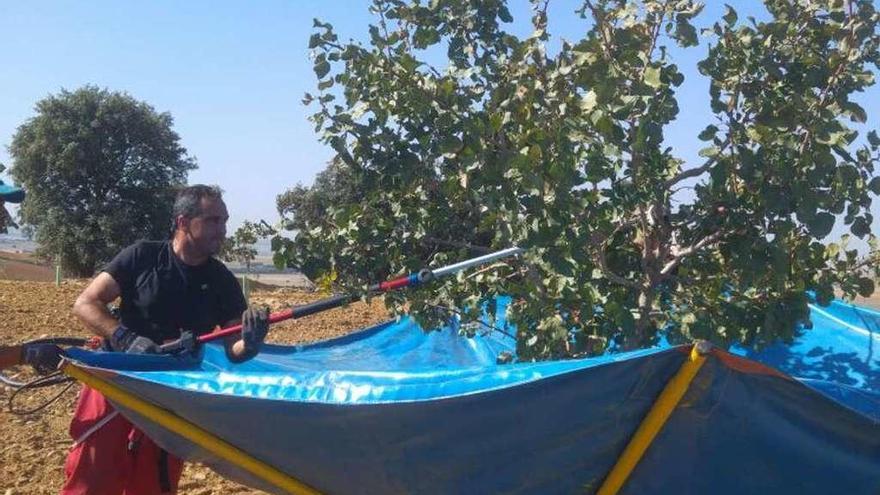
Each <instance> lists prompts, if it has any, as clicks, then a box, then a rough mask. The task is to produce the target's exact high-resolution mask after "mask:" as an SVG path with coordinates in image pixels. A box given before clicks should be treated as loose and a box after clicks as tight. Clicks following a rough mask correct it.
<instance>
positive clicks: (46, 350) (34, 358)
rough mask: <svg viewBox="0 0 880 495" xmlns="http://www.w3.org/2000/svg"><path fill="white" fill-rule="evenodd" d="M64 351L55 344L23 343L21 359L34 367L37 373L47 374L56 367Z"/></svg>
mask: <svg viewBox="0 0 880 495" xmlns="http://www.w3.org/2000/svg"><path fill="white" fill-rule="evenodd" d="M62 354H64V352H63V351H62V350H61V348H60V347H58V346H57V345H55V344H23V345H22V346H21V361H22V362H23V363H24V364H29V365H31V366H33V367H34V370H36V372H37V373H39V374H41V375H48V374H49V373H52V372H53V371H55V370H56V369H58V363H60V362H61V356H62Z"/></svg>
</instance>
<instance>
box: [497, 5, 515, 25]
mask: <svg viewBox="0 0 880 495" xmlns="http://www.w3.org/2000/svg"><path fill="white" fill-rule="evenodd" d="M498 18H499V19H501V20H502V21H503V22H513V16H512V15H510V11H509V10H507V7H506V6H504V5H502V6H501V7H500V8H499V9H498Z"/></svg>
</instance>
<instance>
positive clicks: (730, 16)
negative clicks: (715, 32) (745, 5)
mask: <svg viewBox="0 0 880 495" xmlns="http://www.w3.org/2000/svg"><path fill="white" fill-rule="evenodd" d="M724 10H725V12H724V15H723V16H721V18H722V19H724V22H725V23H726V24H727V25H728V26H731V27H732V26H733V25H734V24H736V21H737V19H739V16H737V15H736V10H734V9H733V7H731V6H730V5H727V4H724Z"/></svg>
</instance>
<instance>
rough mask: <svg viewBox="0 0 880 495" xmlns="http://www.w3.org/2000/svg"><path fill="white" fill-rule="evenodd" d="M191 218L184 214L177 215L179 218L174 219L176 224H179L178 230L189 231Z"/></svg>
mask: <svg viewBox="0 0 880 495" xmlns="http://www.w3.org/2000/svg"><path fill="white" fill-rule="evenodd" d="M189 220H190V219H189V218H187V217H185V216H184V215H177V218H176V219H174V223H175V225H177V230H179V231H181V232H186V233H188V232H189Z"/></svg>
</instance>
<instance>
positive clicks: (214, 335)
mask: <svg viewBox="0 0 880 495" xmlns="http://www.w3.org/2000/svg"><path fill="white" fill-rule="evenodd" d="M523 252H525V250H524V249H521V248H518V247H513V248H507V249H502V250H501V251H496V252H494V253H489V254H486V255H483V256H480V257H477V258H473V259H469V260H465V261H461V262H459V263H455V264H452V265H448V266H444V267H442V268H438V269H436V270H429V269H427V268H425V269H422V270H419V271H418V272H415V273H412V274H410V275H405V276H403V277H398V278H395V279H392V280H387V281H385V282H381V283H378V284H374V285H372V286H370V288H369V291H370V292H389V291H392V290H396V289H400V288H403V287H413V286H416V285H420V284H423V283H425V282H429V281H431V280H433V279H434V278H439V277H442V276H445V275H451V274H453V273H456V272H460V271H461V270H464V269H467V268H470V267H472V266H477V265H481V264H484V263H488V262H490V261H495V260H498V259H501V258H507V257H510V256H516V255H518V254H522V253H523ZM351 301H352V297H351V296H349V295H336V296H330V297H327V298H324V299H320V300H318V301H315V302H313V303H309V304H304V305H300V306H295V307H293V308H290V309H286V310H284V311H279V312H277V313H272V314H271V315H269V323H277V322H279V321H284V320H289V319H296V318H302V317H303V316H308V315H310V314H314V313H319V312H321V311H326V310H328V309H333V308H338V307H339V306H344V305H346V304H348V303H350V302H351ZM239 331H241V325H233V326H231V327H228V328H222V329H220V330H215V331H214V332H211V333H209V334H205V335H200V336H198V337H197V338H196V339H195V340H196V341H197V342H198V343H205V342H210V341H212V340H217V339H219V338H222V337H226V336H228V335H232V334H234V333H237V332H239ZM190 337H192V336H191V335H190ZM182 342H184V339H178V340H176V341H173V342H170V343H168V344H164V345H162V346H161V347H160V349H162V351H163V352H174V351H178V350H180V349H181V347H182V345H183V344H182Z"/></svg>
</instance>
